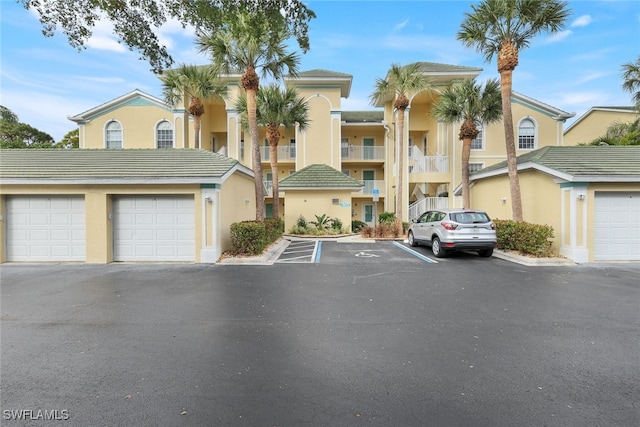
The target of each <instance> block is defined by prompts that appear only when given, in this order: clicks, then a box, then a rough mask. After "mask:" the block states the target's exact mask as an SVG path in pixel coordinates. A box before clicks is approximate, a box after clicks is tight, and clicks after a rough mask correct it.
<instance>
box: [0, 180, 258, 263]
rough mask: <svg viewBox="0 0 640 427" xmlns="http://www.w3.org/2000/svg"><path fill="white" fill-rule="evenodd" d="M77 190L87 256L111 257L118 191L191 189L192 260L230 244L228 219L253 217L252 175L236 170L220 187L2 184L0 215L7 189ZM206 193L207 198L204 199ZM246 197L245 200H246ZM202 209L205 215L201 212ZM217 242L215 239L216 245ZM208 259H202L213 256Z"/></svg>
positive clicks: (0, 250) (1, 236)
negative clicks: (114, 202) (112, 216)
mask: <svg viewBox="0 0 640 427" xmlns="http://www.w3.org/2000/svg"><path fill="white" fill-rule="evenodd" d="M47 194H49V195H82V196H84V199H85V209H86V217H85V229H86V262H87V263H98V264H102V263H109V262H112V261H113V253H112V248H113V224H112V221H111V220H110V219H109V216H110V214H112V213H113V211H112V199H113V197H114V196H118V195H135V194H140V195H155V194H157V195H163V194H164V195H185V194H189V195H193V197H194V224H195V245H196V250H195V251H194V252H195V262H203V259H202V256H201V253H202V251H201V250H202V249H207V248H213V249H212V250H213V251H214V252H213V253H215V254H217V256H219V253H220V252H221V251H224V250H226V249H229V246H230V245H229V243H230V238H229V229H230V226H231V224H232V223H233V222H237V221H243V220H248V219H253V218H255V196H254V194H253V180H252V178H250V177H248V176H246V175H244V174H239V173H235V174H233V175H232V176H230V177H229V178H228V179H227V180H226V181H225V182H224V184H223V185H222V189H208V188H205V189H201V188H200V185H199V184H181V185H144V184H141V185H116V184H112V185H94V184H91V185H72V184H71V185H3V186H2V194H1V195H0V196H1V197H0V215H3V218H4V215H5V210H6V196H7V195H47ZM204 196H210V197H211V199H212V200H213V202H212V203H209V202H207V201H206V200H204ZM245 200H248V202H245ZM203 215H204V217H203ZM216 224H217V225H216ZM0 242H1V243H0V262H4V261H5V260H6V234H5V227H4V224H3V226H1V227H0ZM216 244H217V245H216ZM216 260H217V257H215V259H213V260H211V259H208V260H206V262H215V261H216Z"/></svg>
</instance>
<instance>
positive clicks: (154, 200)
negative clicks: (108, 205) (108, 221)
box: [113, 196, 195, 261]
mask: <svg viewBox="0 0 640 427" xmlns="http://www.w3.org/2000/svg"><path fill="white" fill-rule="evenodd" d="M113 214H114V215H113V227H114V239H113V240H114V254H113V259H114V261H194V260H195V226H194V221H195V220H194V202H193V196H119V197H114V199H113Z"/></svg>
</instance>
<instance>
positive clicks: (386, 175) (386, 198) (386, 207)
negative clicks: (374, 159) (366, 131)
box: [382, 120, 391, 212]
mask: <svg viewBox="0 0 640 427" xmlns="http://www.w3.org/2000/svg"><path fill="white" fill-rule="evenodd" d="M382 127H384V130H385V132H384V164H385V165H388V164H389V156H388V154H389V150H387V144H388V142H389V133H390V132H391V129H389V122H388V121H386V120H383V121H382ZM384 182H385V186H386V188H385V195H384V210H385V211H387V212H388V211H390V209H389V194H391V191H389V168H388V167H385V168H384Z"/></svg>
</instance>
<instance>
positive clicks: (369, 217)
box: [362, 203, 375, 227]
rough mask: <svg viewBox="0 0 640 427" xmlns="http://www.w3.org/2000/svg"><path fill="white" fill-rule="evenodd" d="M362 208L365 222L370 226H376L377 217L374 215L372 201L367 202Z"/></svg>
mask: <svg viewBox="0 0 640 427" xmlns="http://www.w3.org/2000/svg"><path fill="white" fill-rule="evenodd" d="M362 209H363V210H364V211H363V215H362V217H363V219H364V222H365V223H366V224H367V225H368V226H369V227H374V226H375V221H374V220H375V218H374V216H373V204H372V203H365V204H363V205H362Z"/></svg>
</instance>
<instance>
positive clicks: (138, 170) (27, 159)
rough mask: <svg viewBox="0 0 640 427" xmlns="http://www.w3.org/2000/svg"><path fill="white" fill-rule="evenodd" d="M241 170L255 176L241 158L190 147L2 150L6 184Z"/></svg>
mask: <svg viewBox="0 0 640 427" xmlns="http://www.w3.org/2000/svg"><path fill="white" fill-rule="evenodd" d="M235 171H239V172H241V173H244V174H245V175H248V176H253V172H252V171H251V170H250V169H249V168H247V167H246V166H243V165H242V164H241V163H240V162H238V161H237V160H234V159H231V158H229V157H225V156H222V155H220V154H217V153H212V152H210V151H205V150H195V149H188V148H187V149H166V150H158V149H146V150H134V149H128V150H113V149H71V150H62V149H13V150H11V149H9V150H0V183H2V184H28V183H36V184H56V183H75V184H78V183H96V184H101V183H150V184H167V183H201V184H220V183H222V182H224V180H226V178H227V177H228V176H229V175H231V174H232V173H233V172H235Z"/></svg>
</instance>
